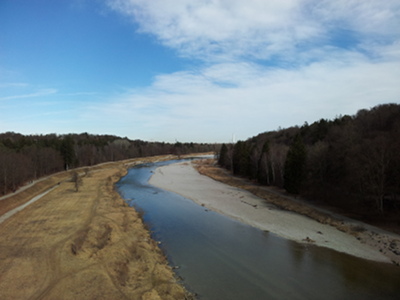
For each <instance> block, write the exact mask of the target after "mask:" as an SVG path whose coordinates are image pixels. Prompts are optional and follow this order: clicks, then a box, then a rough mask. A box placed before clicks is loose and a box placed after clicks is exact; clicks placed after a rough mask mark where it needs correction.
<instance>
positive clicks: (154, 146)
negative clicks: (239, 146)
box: [0, 132, 218, 195]
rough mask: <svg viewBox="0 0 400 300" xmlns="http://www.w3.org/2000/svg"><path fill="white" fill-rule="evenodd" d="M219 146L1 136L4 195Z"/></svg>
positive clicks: (100, 137)
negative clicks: (70, 175)
mask: <svg viewBox="0 0 400 300" xmlns="http://www.w3.org/2000/svg"><path fill="white" fill-rule="evenodd" d="M217 146H218V145H215V144H202V143H180V142H176V143H173V144H171V143H163V142H146V141H142V140H130V139H128V138H121V137H117V136H112V135H91V134H88V133H82V134H66V135H57V134H47V135H22V134H19V133H14V132H6V133H1V134H0V195H1V194H3V195H4V194H7V193H9V192H12V191H15V190H16V189H17V188H18V187H20V186H22V185H23V184H26V183H27V182H30V181H32V180H36V179H38V178H40V177H42V176H45V175H50V174H53V173H55V172H59V171H63V170H68V169H71V168H76V167H83V166H93V165H96V164H99V163H103V162H108V161H117V160H123V159H129V158H135V157H145V156H154V155H165V154H175V155H181V154H188V153H196V152H208V151H216V150H217V149H216V147H217Z"/></svg>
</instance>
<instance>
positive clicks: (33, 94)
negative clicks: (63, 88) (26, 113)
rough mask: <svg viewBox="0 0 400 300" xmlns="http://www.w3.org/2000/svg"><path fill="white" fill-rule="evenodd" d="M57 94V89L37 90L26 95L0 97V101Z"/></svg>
mask: <svg viewBox="0 0 400 300" xmlns="http://www.w3.org/2000/svg"><path fill="white" fill-rule="evenodd" d="M13 87H15V86H13ZM24 87H25V86H24ZM57 92H58V90H57V89H52V88H48V89H39V90H36V91H32V92H29V93H26V94H16V95H11V96H5V97H0V101H5V100H15V99H23V98H35V97H44V96H49V95H52V94H56V93H57Z"/></svg>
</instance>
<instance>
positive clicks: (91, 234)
mask: <svg viewBox="0 0 400 300" xmlns="http://www.w3.org/2000/svg"><path fill="white" fill-rule="evenodd" d="M162 159H171V157H153V158H146V159H140V160H136V161H134V160H129V161H123V162H118V163H111V164H103V165H101V166H96V167H93V168H90V169H89V171H88V172H82V173H83V177H82V185H81V187H80V188H79V191H78V192H75V191H74V183H73V182H71V181H70V180H67V179H69V177H70V174H69V173H67V172H64V173H61V174H57V175H55V176H53V177H50V178H48V179H46V180H44V181H42V182H40V183H37V184H36V185H35V186H33V187H31V188H30V189H27V190H26V191H23V192H21V193H19V194H17V195H15V197H14V196H13V197H11V198H10V200H4V201H8V202H12V201H11V200H14V201H16V202H18V204H20V203H23V202H24V201H25V202H26V201H28V200H29V199H31V198H32V196H33V195H35V194H36V195H37V194H40V193H41V192H43V191H45V190H47V189H48V188H49V187H51V186H53V185H55V184H57V183H58V182H61V184H60V185H59V186H58V187H57V188H56V189H54V190H52V191H51V192H50V193H48V194H47V195H45V196H44V197H43V198H41V199H40V200H38V201H37V202H35V203H33V204H31V205H29V206H28V207H26V208H25V209H24V210H22V211H21V212H19V213H17V214H15V215H14V216H13V217H11V218H9V219H7V220H6V221H4V222H3V223H2V224H0V236H1V239H0V249H1V251H0V261H1V264H0V278H1V280H0V298H1V299H28V298H29V299H30V298H32V299H38V298H40V299H171V300H172V299H189V298H190V297H191V296H190V295H189V294H188V293H187V292H186V291H185V290H184V288H183V287H182V286H181V285H180V284H179V283H178V282H177V280H176V279H175V275H174V273H173V271H172V269H171V268H170V267H169V266H168V263H167V260H166V258H165V256H164V255H163V253H162V252H161V250H160V249H159V247H158V245H157V243H155V242H154V241H153V240H152V239H151V237H150V234H149V232H148V230H146V228H145V226H144V224H143V222H142V220H141V218H140V216H139V214H138V213H137V212H136V211H135V210H134V209H133V208H131V207H129V206H127V205H126V203H125V201H124V200H123V199H121V198H120V196H119V194H118V193H117V192H116V191H115V189H114V183H115V182H116V181H117V180H118V179H119V178H120V176H121V175H123V174H125V172H126V167H125V166H126V165H128V164H136V163H138V162H139V161H140V162H151V161H157V160H162ZM85 173H87V174H86V176H85ZM13 205H14V206H16V205H17V204H15V203H13ZM13 205H11V206H13ZM4 207H5V206H4Z"/></svg>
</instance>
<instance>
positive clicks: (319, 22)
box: [108, 0, 400, 60]
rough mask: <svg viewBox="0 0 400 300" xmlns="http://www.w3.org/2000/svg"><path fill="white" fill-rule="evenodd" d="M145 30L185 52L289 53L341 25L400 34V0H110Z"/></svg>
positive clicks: (361, 32)
mask: <svg viewBox="0 0 400 300" xmlns="http://www.w3.org/2000/svg"><path fill="white" fill-rule="evenodd" d="M108 4H109V6H110V7H111V8H112V9H114V10H116V11H118V12H120V13H122V14H124V15H127V16H128V17H130V18H132V20H133V21H134V22H136V23H137V24H138V25H139V30H140V32H143V33H148V34H152V35H154V36H156V37H157V38H158V39H159V41H160V42H161V43H163V44H165V45H166V46H168V47H172V48H174V49H176V50H178V51H179V53H180V54H182V55H186V56H190V57H196V58H200V59H207V60H210V59H212V60H213V59H222V58H230V59H232V57H233V58H235V57H244V56H246V57H253V58H261V59H270V58H271V57H274V56H284V58H285V59H290V57H292V56H293V54H294V53H295V51H304V50H306V51H307V50H308V49H310V48H313V47H315V46H317V47H319V46H321V45H324V44H329V43H330V42H332V41H331V38H332V35H334V34H339V33H338V31H343V30H345V31H348V32H354V34H355V35H357V36H358V38H360V39H362V40H363V41H365V40H370V39H372V40H375V39H376V38H377V37H379V38H380V39H383V38H388V37H389V38H393V37H395V38H399V37H400V4H399V1H397V0H387V1H383V2H382V1H376V0H339V1H327V0H322V1H320V0H287V1H281V0H271V1H262V0H248V1H246V3H243V1H241V0H207V1H206V0H203V1H195V2H193V1H191V0H175V1H163V0H153V1H147V0H110V1H108Z"/></svg>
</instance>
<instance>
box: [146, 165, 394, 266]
mask: <svg viewBox="0 0 400 300" xmlns="http://www.w3.org/2000/svg"><path fill="white" fill-rule="evenodd" d="M150 183H151V184H153V185H155V186H157V187H160V188H163V189H166V190H169V191H172V192H175V193H178V194H180V195H182V196H184V197H186V198H189V199H192V200H193V201H195V202H196V203H198V204H200V205H202V206H204V207H206V208H208V209H211V210H214V211H216V212H219V213H221V214H224V215H226V216H229V217H232V218H234V219H236V220H239V221H240V222H243V223H245V224H248V225H251V226H254V227H257V228H259V229H261V230H266V231H269V232H272V233H274V234H276V235H278V236H281V237H283V238H287V239H290V240H294V241H297V242H304V243H310V242H311V243H313V244H316V245H318V246H322V247H327V248H331V249H334V250H336V251H340V252H344V253H347V254H350V255H353V256H357V257H360V258H364V259H369V260H374V261H378V262H387V263H390V262H391V260H390V258H388V257H387V256H385V255H384V254H383V253H381V252H380V251H379V249H378V248H376V247H372V246H370V245H368V244H365V243H363V242H361V241H360V240H358V239H357V238H356V237H354V236H353V235H350V234H347V233H344V232H342V231H339V230H338V229H336V228H335V227H332V226H330V225H327V224H321V223H319V222H317V221H315V220H313V219H311V218H308V217H305V216H302V215H299V214H296V213H293V212H289V211H284V210H281V209H279V208H277V207H275V206H273V205H271V204H268V203H267V202H266V201H265V200H264V199H261V198H258V197H256V196H254V195H253V194H251V193H249V192H247V191H244V190H242V189H238V188H235V187H232V186H229V185H226V184H223V183H220V182H218V181H215V180H213V179H211V178H209V177H207V176H203V175H201V174H199V173H198V172H197V170H195V169H194V167H193V166H192V164H191V163H179V164H172V165H169V166H164V167H160V168H158V169H156V171H155V174H154V175H153V176H152V177H151V179H150Z"/></svg>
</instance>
